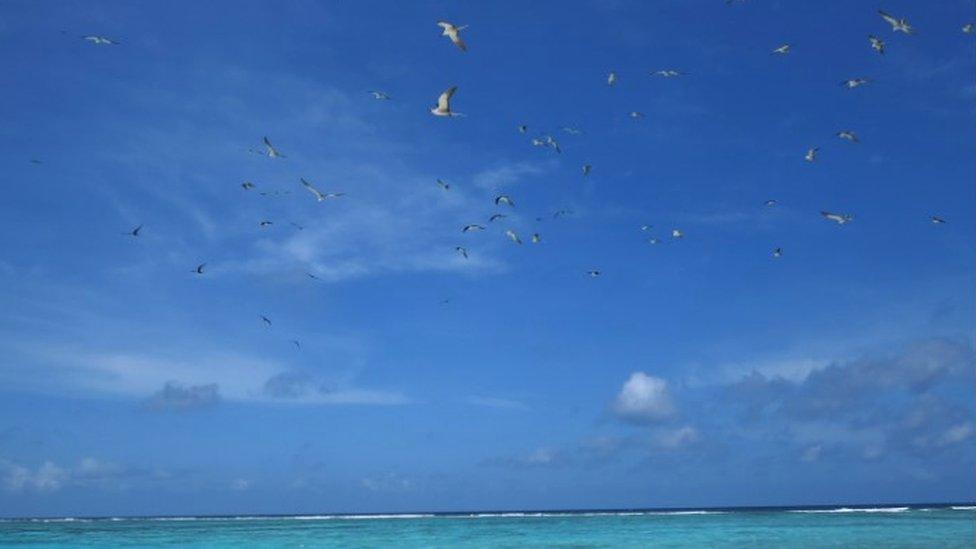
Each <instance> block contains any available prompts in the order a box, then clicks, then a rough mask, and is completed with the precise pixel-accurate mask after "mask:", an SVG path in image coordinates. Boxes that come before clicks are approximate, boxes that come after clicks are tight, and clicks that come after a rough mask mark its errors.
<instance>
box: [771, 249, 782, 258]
mask: <svg viewBox="0 0 976 549" xmlns="http://www.w3.org/2000/svg"><path fill="white" fill-rule="evenodd" d="M773 257H783V248H776V249H775V250H773Z"/></svg>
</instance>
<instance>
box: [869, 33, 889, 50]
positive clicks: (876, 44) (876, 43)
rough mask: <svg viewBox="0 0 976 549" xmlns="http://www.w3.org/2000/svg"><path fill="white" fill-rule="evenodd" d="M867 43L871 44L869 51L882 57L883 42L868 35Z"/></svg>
mask: <svg viewBox="0 0 976 549" xmlns="http://www.w3.org/2000/svg"><path fill="white" fill-rule="evenodd" d="M868 41H869V42H871V49H873V50H874V51H876V52H878V53H880V54H881V55H884V52H885V43H884V40H882V39H880V38H878V37H877V36H874V35H870V34H869V35H868Z"/></svg>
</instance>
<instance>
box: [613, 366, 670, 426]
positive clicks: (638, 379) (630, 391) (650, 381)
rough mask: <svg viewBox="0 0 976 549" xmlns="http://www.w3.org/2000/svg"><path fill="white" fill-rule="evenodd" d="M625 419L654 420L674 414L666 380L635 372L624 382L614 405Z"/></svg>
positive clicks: (616, 410) (615, 409)
mask: <svg viewBox="0 0 976 549" xmlns="http://www.w3.org/2000/svg"><path fill="white" fill-rule="evenodd" d="M613 409H614V411H615V412H616V413H617V415H618V416H620V417H621V418H623V419H626V420H628V421H635V422H653V421H660V420H664V419H667V418H669V417H671V416H672V415H674V412H675V409H674V403H673V402H672V399H671V394H670V392H669V391H668V384H667V382H666V381H665V380H663V379H660V378H656V377H653V376H649V375H647V374H645V373H644V372H634V373H633V374H631V376H630V378H629V379H627V381H626V382H625V383H624V385H623V387H622V388H621V389H620V393H619V394H618V395H617V398H616V400H615V401H614V405H613Z"/></svg>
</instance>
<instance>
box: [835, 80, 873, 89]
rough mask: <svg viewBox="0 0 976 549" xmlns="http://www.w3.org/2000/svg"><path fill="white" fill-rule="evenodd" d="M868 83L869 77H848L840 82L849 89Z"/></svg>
mask: <svg viewBox="0 0 976 549" xmlns="http://www.w3.org/2000/svg"><path fill="white" fill-rule="evenodd" d="M867 83H868V79H867V78H851V79H848V80H844V81H843V82H841V83H840V85H841V86H844V87H845V88H847V89H849V90H853V89H854V88H856V87H858V86H863V85H865V84H867Z"/></svg>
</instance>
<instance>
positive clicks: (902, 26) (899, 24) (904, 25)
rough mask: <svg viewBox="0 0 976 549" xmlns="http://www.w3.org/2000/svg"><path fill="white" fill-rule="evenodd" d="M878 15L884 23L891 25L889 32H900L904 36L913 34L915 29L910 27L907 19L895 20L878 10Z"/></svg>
mask: <svg viewBox="0 0 976 549" xmlns="http://www.w3.org/2000/svg"><path fill="white" fill-rule="evenodd" d="M878 15H880V16H881V18H882V19H884V20H885V21H887V22H888V24H890V25H891V30H892V31H894V32H898V31H901V32H903V33H905V34H912V33H913V32H915V29H914V28H913V27H912V25H911V24H910V23H909V22H908V20H907V19H895V18H894V17H892V16H890V15H888V14H887V13H885V12H883V11H881V10H878Z"/></svg>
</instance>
